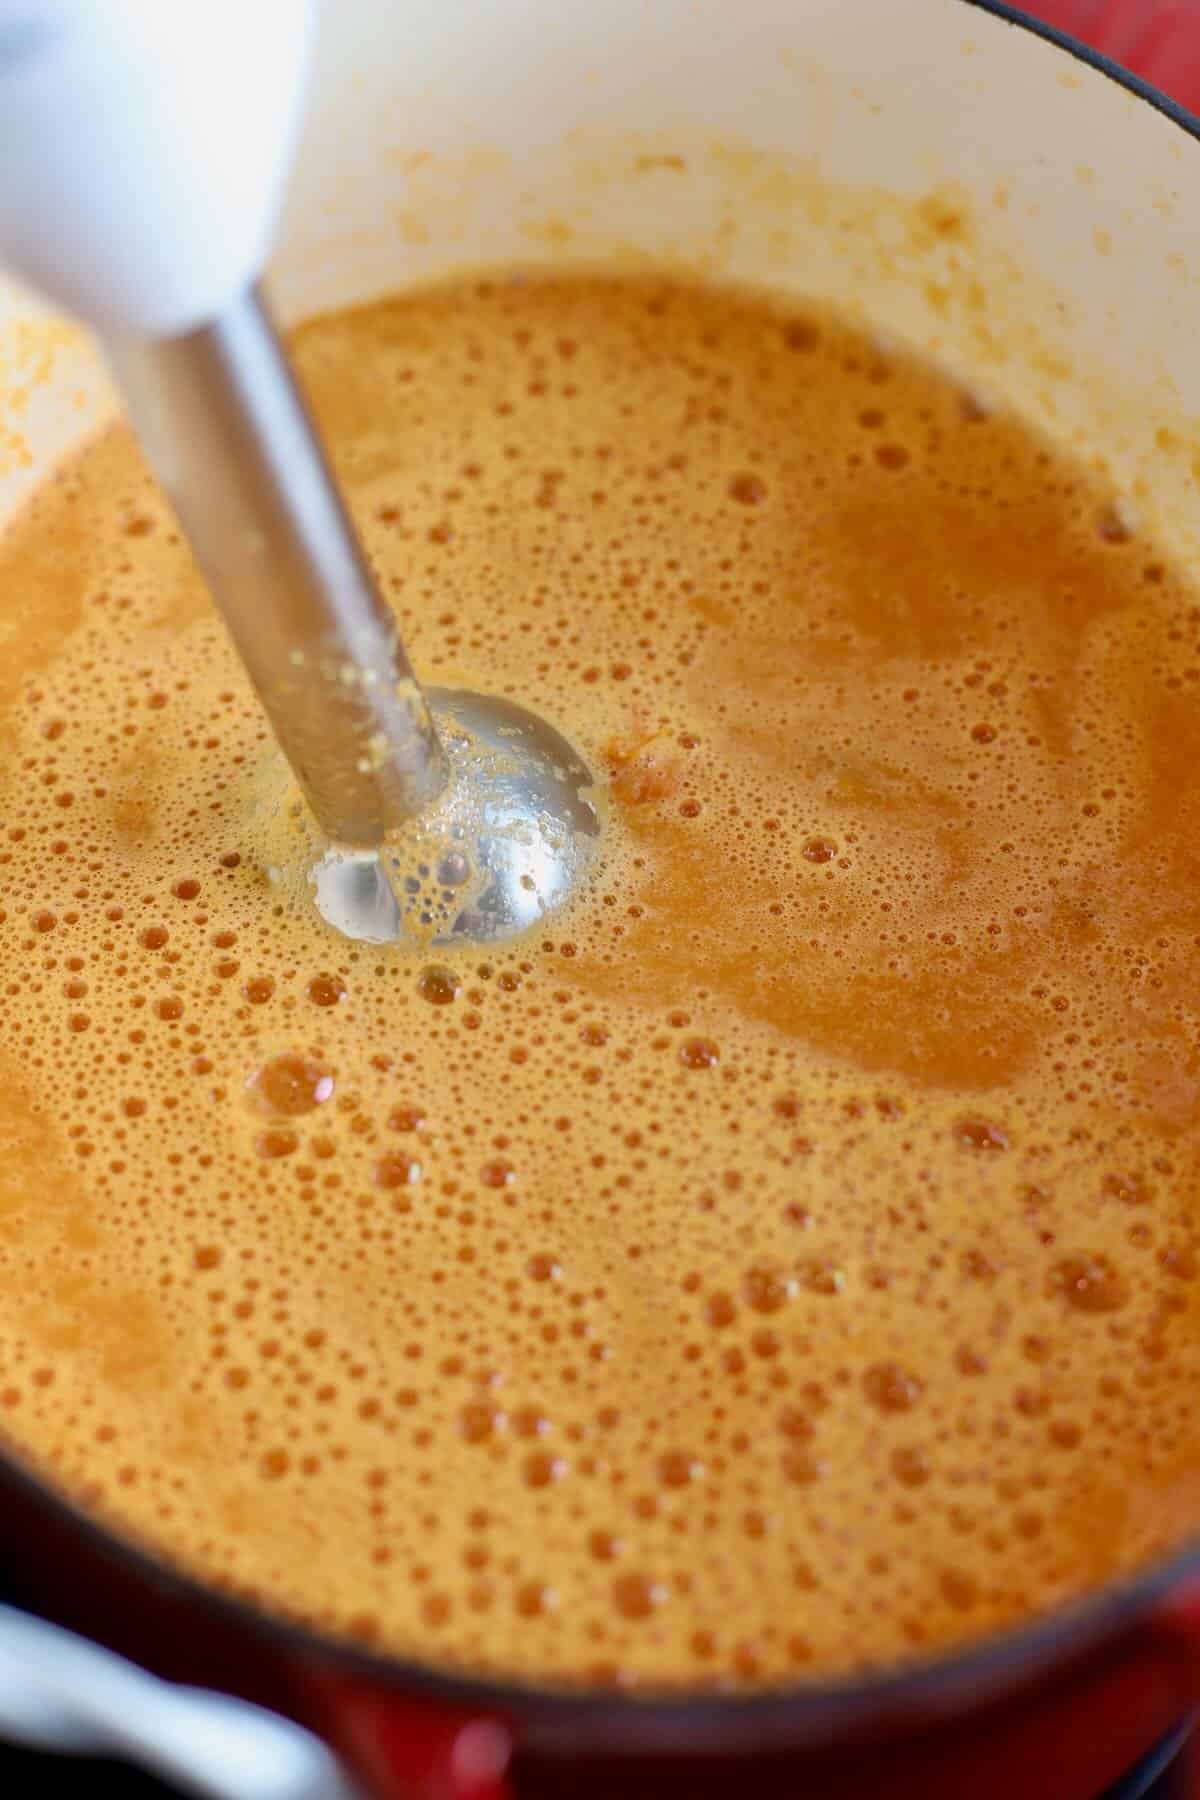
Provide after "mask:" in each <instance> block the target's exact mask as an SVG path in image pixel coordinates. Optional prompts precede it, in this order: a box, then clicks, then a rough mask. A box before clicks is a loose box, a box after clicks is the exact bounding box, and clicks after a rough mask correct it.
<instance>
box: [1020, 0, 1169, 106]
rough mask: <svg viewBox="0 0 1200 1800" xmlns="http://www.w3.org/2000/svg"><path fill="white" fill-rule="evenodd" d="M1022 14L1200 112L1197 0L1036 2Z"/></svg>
mask: <svg viewBox="0 0 1200 1800" xmlns="http://www.w3.org/2000/svg"><path fill="white" fill-rule="evenodd" d="M1021 10H1022V11H1024V12H1027V13H1031V14H1032V15H1033V16H1034V17H1035V18H1039V19H1044V20H1045V22H1046V23H1047V24H1048V25H1053V26H1055V28H1056V29H1057V30H1059V31H1064V32H1067V33H1068V34H1069V35H1070V36H1071V37H1074V38H1078V39H1079V41H1080V42H1081V43H1085V44H1090V45H1091V47H1092V48H1093V49H1095V50H1099V51H1101V52H1102V53H1103V54H1104V55H1105V56H1108V57H1111V58H1112V60H1113V62H1115V63H1120V65H1121V66H1122V67H1123V68H1126V69H1130V70H1132V71H1133V73H1134V74H1135V75H1140V76H1141V77H1142V79H1143V81H1148V82H1149V83H1150V84H1151V85H1152V86H1153V87H1156V88H1159V89H1160V90H1161V91H1162V92H1163V93H1164V94H1169V95H1170V96H1171V98H1172V100H1177V101H1178V102H1179V104H1180V105H1181V106H1186V107H1189V108H1190V109H1191V110H1192V111H1194V112H1200V4H1197V0H1034V4H1032V5H1029V6H1025V7H1023V8H1021Z"/></svg>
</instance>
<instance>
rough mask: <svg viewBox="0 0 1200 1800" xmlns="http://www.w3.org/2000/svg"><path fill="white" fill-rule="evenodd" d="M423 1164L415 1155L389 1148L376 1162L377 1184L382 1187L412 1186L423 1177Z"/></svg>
mask: <svg viewBox="0 0 1200 1800" xmlns="http://www.w3.org/2000/svg"><path fill="white" fill-rule="evenodd" d="M421 1173H422V1171H421V1164H420V1163H419V1162H418V1160H417V1158H416V1157H415V1156H405V1155H404V1154H403V1152H401V1151H397V1150H389V1151H388V1152H387V1154H386V1155H384V1156H381V1157H379V1158H378V1159H377V1161H376V1163H375V1185H376V1187H381V1188H403V1187H412V1186H414V1185H415V1183H417V1182H418V1181H420V1179H421Z"/></svg>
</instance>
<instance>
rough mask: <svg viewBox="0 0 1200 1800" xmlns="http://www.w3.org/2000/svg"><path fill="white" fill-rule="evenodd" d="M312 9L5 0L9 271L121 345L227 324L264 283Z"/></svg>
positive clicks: (2, 212)
mask: <svg viewBox="0 0 1200 1800" xmlns="http://www.w3.org/2000/svg"><path fill="white" fill-rule="evenodd" d="M312 28H313V3H312V0H0V261H2V262H5V263H7V264H8V266H9V267H10V268H11V269H12V271H13V272H14V274H16V275H18V276H20V277H21V278H22V279H24V280H25V281H27V282H29V283H30V284H31V285H33V286H34V287H36V288H40V289H41V290H42V292H43V293H45V294H46V295H47V296H48V297H49V298H50V299H51V300H52V301H53V302H54V303H55V304H56V305H57V306H59V307H62V308H65V309H66V310H68V311H70V312H73V313H76V314H78V316H79V317H80V318H82V319H85V320H86V321H87V322H88V323H89V324H91V325H93V326H94V327H96V328H97V329H98V330H100V331H101V332H104V333H106V334H108V335H110V336H121V337H126V336H150V337H162V336H171V335H174V334H175V333H178V332H183V331H188V330H191V329H192V328H193V327H195V326H197V325H201V324H204V323H206V322H207V321H208V320H210V319H212V318H215V317H216V316H217V314H218V313H219V312H221V310H222V309H223V307H224V306H225V305H226V304H227V303H228V302H229V301H230V300H231V299H232V298H233V297H234V296H235V295H236V294H238V293H240V292H241V291H242V290H243V289H244V288H245V287H246V286H248V284H249V283H250V282H251V281H252V280H253V279H254V278H255V277H256V276H257V275H258V274H259V272H260V270H261V269H262V267H263V264H264V263H265V261H266V257H267V253H268V250H269V248H270V243H271V238H272V236H273V234H274V230H275V224H276V220H277V217H278V213H279V208H280V202H281V199H282V194H283V187H284V182H285V179H286V176H287V171H288V166H289V163H290V161H291V155H292V149H293V146H294V142H295V137H296V130H297V126H298V122H299V116H300V106H301V100H302V96H303V90H304V83H305V76H306V72H307V67H308V61H309V52H310V48H311V41H312Z"/></svg>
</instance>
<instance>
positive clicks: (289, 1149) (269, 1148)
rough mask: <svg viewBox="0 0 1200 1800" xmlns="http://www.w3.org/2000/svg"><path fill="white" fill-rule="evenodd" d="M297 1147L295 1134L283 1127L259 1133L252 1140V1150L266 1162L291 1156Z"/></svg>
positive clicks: (298, 1142)
mask: <svg viewBox="0 0 1200 1800" xmlns="http://www.w3.org/2000/svg"><path fill="white" fill-rule="evenodd" d="M299 1146H300V1139H299V1137H298V1136H297V1134H296V1133H295V1132H294V1131H289V1130H287V1129H286V1128H285V1127H283V1126H272V1127H271V1128H270V1130H268V1131H260V1132H259V1134H258V1136H257V1137H256V1138H255V1140H254V1148H255V1149H256V1150H257V1151H258V1154H259V1155H260V1156H262V1157H265V1158H266V1159H267V1160H268V1161H275V1160H276V1159H277V1158H279V1157H281V1156H292V1155H293V1154H294V1153H295V1151H296V1150H297V1149H298V1148H299Z"/></svg>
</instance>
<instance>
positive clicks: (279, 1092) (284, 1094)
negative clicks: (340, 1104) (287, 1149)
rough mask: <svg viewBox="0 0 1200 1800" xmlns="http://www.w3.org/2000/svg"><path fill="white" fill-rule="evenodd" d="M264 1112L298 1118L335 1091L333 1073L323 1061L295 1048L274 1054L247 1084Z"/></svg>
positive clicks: (312, 1109)
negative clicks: (294, 1049)
mask: <svg viewBox="0 0 1200 1800" xmlns="http://www.w3.org/2000/svg"><path fill="white" fill-rule="evenodd" d="M247 1085H248V1086H249V1088H250V1091H251V1094H252V1095H253V1097H254V1098H255V1099H256V1100H257V1102H258V1103H259V1105H260V1106H261V1107H262V1109H263V1111H264V1112H269V1113H277V1114H280V1115H281V1116H282V1117H284V1118H298V1117H300V1115H301V1114H303V1113H310V1112H314V1111H315V1110H316V1108H317V1107H318V1106H321V1105H323V1104H324V1103H325V1101H326V1100H329V1099H330V1098H331V1097H332V1095H333V1076H332V1075H331V1074H330V1072H329V1070H328V1069H327V1068H325V1066H324V1065H323V1064H322V1063H319V1062H315V1061H313V1060H312V1058H310V1057H306V1056H300V1055H298V1054H297V1053H296V1052H294V1051H284V1052H282V1053H281V1054H280V1055H279V1056H273V1057H271V1058H270V1059H269V1060H268V1061H267V1062H265V1063H263V1064H262V1066H261V1068H259V1069H257V1070H256V1071H255V1073H254V1074H253V1075H252V1076H251V1077H250V1080H249V1082H248V1084H247Z"/></svg>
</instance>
